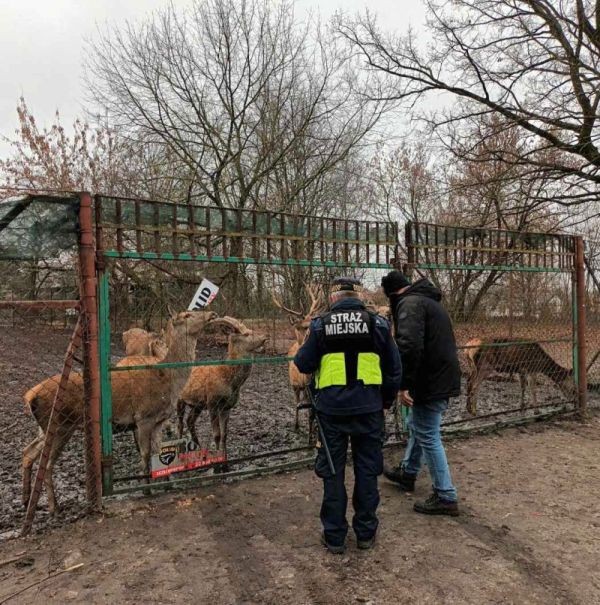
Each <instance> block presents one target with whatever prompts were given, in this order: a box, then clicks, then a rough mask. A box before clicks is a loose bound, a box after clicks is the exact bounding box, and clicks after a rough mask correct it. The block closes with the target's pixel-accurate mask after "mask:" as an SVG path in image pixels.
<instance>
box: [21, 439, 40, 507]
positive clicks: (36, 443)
mask: <svg viewBox="0 0 600 605" xmlns="http://www.w3.org/2000/svg"><path fill="white" fill-rule="evenodd" d="M44 437H45V433H44V431H43V429H41V428H40V429H39V431H38V436H37V437H36V438H35V439H34V440H33V441H32V442H31V443H30V444H29V445H27V446H26V447H25V449H24V450H23V461H22V463H21V469H22V477H23V491H22V502H23V506H25V507H27V505H28V504H29V498H30V496H31V469H32V467H33V465H34V463H35V461H36V460H37V459H38V458H39V457H40V454H41V453H42V448H43V447H44Z"/></svg>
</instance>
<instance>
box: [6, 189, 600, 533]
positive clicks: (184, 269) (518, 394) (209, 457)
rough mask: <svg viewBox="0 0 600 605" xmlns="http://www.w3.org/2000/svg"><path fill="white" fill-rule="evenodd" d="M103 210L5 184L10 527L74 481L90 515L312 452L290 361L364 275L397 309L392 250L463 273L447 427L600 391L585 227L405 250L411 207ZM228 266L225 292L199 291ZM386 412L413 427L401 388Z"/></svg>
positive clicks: (416, 241) (453, 278)
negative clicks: (338, 213) (347, 282)
mask: <svg viewBox="0 0 600 605" xmlns="http://www.w3.org/2000/svg"><path fill="white" fill-rule="evenodd" d="M93 209H94V221H93V222H92V217H91V211H92V200H91V198H90V197H89V196H88V195H86V194H78V195H73V196H63V197H61V198H51V197H48V196H45V197H44V196H37V197H36V196H25V197H24V198H19V199H17V200H9V201H7V202H3V203H1V204H0V276H1V277H2V281H1V282H0V322H1V323H2V325H3V330H2V331H1V332H0V333H1V336H0V338H1V339H3V341H2V342H0V345H1V346H2V347H3V351H4V352H5V354H4V355H3V360H2V363H3V369H4V370H5V371H4V373H3V375H4V377H5V379H4V382H3V384H2V388H3V390H4V393H3V394H4V395H5V397H4V398H3V400H4V401H5V403H4V405H6V406H8V408H7V410H8V413H6V412H7V411H6V410H5V414H3V415H2V420H1V422H2V423H3V425H2V429H3V432H4V435H5V439H4V442H3V444H2V446H1V447H2V448H3V451H2V454H3V455H2V460H3V461H4V462H3V466H2V467H1V469H0V470H1V472H2V479H3V481H2V487H1V488H0V489H2V496H3V498H2V501H3V503H6V504H3V505H2V508H0V523H1V525H0V532H2V531H13V530H14V529H15V527H17V526H18V525H24V527H25V531H28V530H29V529H30V528H31V525H32V522H33V514H34V512H35V510H36V506H37V501H38V498H39V497H40V496H41V495H42V494H44V495H43V496H42V498H41V500H40V506H39V507H37V508H39V510H40V513H41V514H40V517H39V518H40V519H42V520H43V519H46V518H47V515H48V513H47V510H48V508H50V509H55V508H57V506H56V503H55V502H54V501H53V495H52V494H53V491H52V489H51V486H52V485H54V488H55V489H54V493H55V495H56V497H57V498H59V499H60V501H61V503H62V504H63V506H64V508H65V509H66V511H67V516H71V517H72V516H76V515H78V514H80V513H81V512H82V510H84V509H86V508H88V507H90V506H92V507H97V506H98V505H99V502H100V495H101V493H102V494H103V495H105V496H107V495H111V494H118V493H125V492H129V491H132V490H148V489H150V488H153V489H154V488H160V487H173V486H176V485H182V486H186V485H191V484H194V483H205V482H211V481H215V480H223V479H226V478H229V477H238V476H247V475H255V474H260V473H262V472H273V471H276V470H282V469H287V468H295V467H299V466H302V465H308V464H309V463H310V461H312V458H313V456H312V451H311V450H312V448H313V444H314V431H313V430H312V429H311V424H310V421H309V420H310V419H309V417H308V413H307V411H306V410H305V409H301V410H298V405H299V404H304V403H306V390H305V387H306V384H307V381H308V379H307V377H305V376H303V375H300V374H299V373H298V372H297V371H296V370H295V368H294V366H293V365H292V364H291V363H290V361H291V359H292V358H293V355H294V354H295V351H296V350H297V348H298V346H299V343H300V342H301V341H302V340H303V338H304V335H305V334H306V330H307V328H308V324H309V320H310V317H311V316H313V315H314V314H316V313H318V312H319V311H321V310H322V309H324V308H325V305H326V300H327V294H328V292H327V288H328V285H329V284H330V283H331V281H332V279H333V277H335V276H339V275H342V274H345V275H353V276H355V277H358V278H360V279H361V280H362V281H363V283H364V284H365V287H366V291H365V299H366V302H367V304H368V306H369V307H370V308H371V309H373V310H375V311H377V312H381V313H383V314H387V313H388V311H387V301H386V299H385V297H384V296H383V294H382V293H381V292H380V290H379V284H380V281H381V277H382V276H383V275H384V274H385V273H386V272H387V271H389V270H390V269H391V268H394V267H396V268H400V267H404V268H405V269H406V270H408V271H409V272H412V273H413V278H414V279H416V278H418V277H427V278H428V279H430V280H431V281H432V282H433V283H434V285H436V286H437V287H438V288H439V289H440V291H441V292H442V293H443V295H444V299H443V300H444V304H445V306H446V307H447V308H448V310H449V312H450V314H451V316H452V318H453V322H454V327H455V333H456V338H457V344H458V347H459V356H460V362H461V370H462V374H463V376H462V382H463V388H462V395H461V397H460V398H458V399H457V400H456V401H455V402H453V404H452V405H451V406H450V409H449V412H448V414H447V416H446V420H445V426H444V429H445V430H446V431H448V432H454V431H472V430H475V429H480V428H483V427H489V426H498V425H500V424H502V423H505V422H507V423H509V422H521V421H526V420H528V419H531V418H539V417H542V416H545V415H547V414H550V413H558V412H565V411H577V412H578V413H580V414H584V413H585V405H586V401H587V398H588V397H589V399H590V401H591V403H592V404H595V402H596V393H597V390H598V388H597V384H598V383H600V380H599V379H598V375H600V370H599V369H598V368H599V367H600V361H598V358H599V357H600V354H597V353H598V351H599V350H600V330H598V329H597V327H596V324H597V323H598V322H597V317H598V313H597V307H598V305H597V304H596V302H597V298H598V295H599V290H598V289H597V284H596V282H595V280H594V276H595V274H594V273H593V262H591V261H590V260H589V258H588V256H589V255H588V256H585V255H583V250H582V248H581V240H580V238H577V237H573V236H567V235H555V234H543V233H541V234H540V233H537V234H536V233H521V232H510V231H498V230H489V229H476V228H467V227H442V226H438V225H429V224H415V223H412V224H409V225H407V226H406V229H405V232H404V242H403V243H404V244H405V249H406V250H407V251H408V257H407V258H400V254H399V250H400V249H401V246H400V243H401V242H400V237H399V233H400V232H399V228H398V225H397V224H395V223H390V222H377V221H361V220H355V219H343V218H333V217H318V216H301V215H292V214H287V213H281V212H267V211H254V210H242V209H226V208H216V207H210V206H193V207H190V206H186V205H178V204H168V203H164V202H152V201H148V200H136V199H129V198H116V197H107V196H97V197H96V198H95V199H94V200H93ZM92 228H94V229H95V238H92ZM584 264H585V266H586V267H587V271H588V272H587V275H586V277H585V279H584V278H583V277H582V276H583V267H584ZM206 282H208V283H209V284H211V287H213V288H218V295H217V296H216V297H215V298H214V300H212V301H211V302H210V305H209V306H207V307H203V308H202V309H201V312H200V313H190V312H188V307H189V306H190V302H191V301H192V300H193V299H195V297H196V295H197V293H198V291H199V289H200V287H201V285H202V284H204V283H206ZM584 303H586V304H584ZM198 304H199V303H198ZM586 306H587V308H588V329H587V332H585V333H584V332H583V328H584V327H585V308H586ZM586 348H587V350H588V352H589V355H588V357H587V361H586V355H585V353H586ZM588 369H589V372H586V370H588ZM588 373H589V384H587V383H586V376H587V375H588ZM24 394H25V410H26V412H27V415H23V414H22V413H21V410H22V406H23V405H24V403H23V396H24ZM31 418H33V422H32V420H31ZM386 432H387V438H388V444H394V443H398V442H399V441H402V439H403V438H404V427H403V424H402V418H401V414H400V411H399V408H396V409H395V410H392V412H391V413H389V414H388V415H387V419H386ZM21 452H23V454H22V453H21ZM39 461H41V462H39ZM36 464H37V467H36ZM22 471H24V472H23V474H22ZM52 481H53V483H52ZM28 486H30V487H28ZM44 486H45V490H42V488H43V487H44ZM21 502H23V503H24V504H25V508H24V509H23V512H20V513H16V512H15V504H16V503H21ZM25 510H26V511H27V512H25Z"/></svg>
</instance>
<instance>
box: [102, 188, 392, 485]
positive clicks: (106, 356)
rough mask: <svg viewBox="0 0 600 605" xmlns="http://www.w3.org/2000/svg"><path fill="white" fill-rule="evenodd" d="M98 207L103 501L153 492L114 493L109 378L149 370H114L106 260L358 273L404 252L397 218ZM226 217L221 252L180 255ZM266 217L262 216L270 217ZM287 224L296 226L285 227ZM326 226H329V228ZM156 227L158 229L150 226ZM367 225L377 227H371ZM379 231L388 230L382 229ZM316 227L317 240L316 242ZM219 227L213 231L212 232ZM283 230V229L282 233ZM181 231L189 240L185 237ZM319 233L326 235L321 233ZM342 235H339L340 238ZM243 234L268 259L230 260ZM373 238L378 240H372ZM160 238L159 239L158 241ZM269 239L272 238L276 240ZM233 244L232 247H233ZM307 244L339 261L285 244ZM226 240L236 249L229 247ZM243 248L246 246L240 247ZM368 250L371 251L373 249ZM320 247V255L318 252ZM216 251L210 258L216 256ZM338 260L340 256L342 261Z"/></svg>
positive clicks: (299, 463)
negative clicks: (108, 219) (130, 236)
mask: <svg viewBox="0 0 600 605" xmlns="http://www.w3.org/2000/svg"><path fill="white" fill-rule="evenodd" d="M103 200H112V201H114V203H115V208H114V222H113V223H110V224H109V223H105V222H104V219H103V207H102V206H103ZM94 202H95V219H96V266H97V270H98V323H99V339H98V344H99V362H100V367H99V375H100V385H101V392H100V395H101V397H100V399H101V410H100V426H101V441H102V463H101V467H102V488H103V495H104V496H112V495H116V494H124V493H129V492H133V491H140V490H144V489H147V488H148V487H149V485H148V484H139V485H134V486H129V487H123V488H115V486H114V483H115V477H114V471H113V431H112V392H111V378H110V376H111V373H112V372H113V371H126V370H142V369H148V367H149V366H143V365H139V366H121V367H112V366H111V363H110V341H111V333H110V291H109V290H110V288H109V270H108V268H107V261H109V260H110V259H124V260H154V261H156V260H164V261H173V262H189V261H195V262H205V263H227V264H235V265H271V266H281V265H285V266H292V267H293V266H297V267H315V268H323V269H343V268H346V269H348V268H358V269H393V268H394V267H395V266H396V262H397V258H398V253H399V238H398V231H397V228H398V227H397V224H396V223H393V222H391V221H365V220H354V219H340V218H335V217H321V216H318V217H316V216H308V215H301V214H292V213H287V212H276V211H266V210H265V211H259V210H246V209H241V208H240V209H233V208H219V207H214V206H194V207H188V205H182V204H171V203H166V202H160V201H153V200H142V199H138V198H123V197H118V196H103V195H96V196H95V197H94ZM125 204H133V205H134V207H135V212H134V213H130V217H129V218H130V219H132V220H133V221H134V223H133V225H132V224H131V223H130V224H127V215H126V212H125V207H124V206H125ZM142 204H150V205H155V206H154V208H153V217H154V220H155V221H156V224H154V223H153V224H152V225H150V226H149V225H148V224H144V223H143V222H142V220H143V216H142V214H143V212H142V208H141V206H142ZM166 204H168V206H169V211H170V213H171V214H172V219H171V220H172V222H171V223H169V222H168V221H167V222H166V224H165V223H163V222H161V219H160V216H159V211H160V208H164V207H165V205H166ZM182 208H185V210H186V212H187V213H188V214H189V218H187V221H188V222H187V224H186V225H185V227H187V230H186V229H185V227H184V228H182V227H181V220H179V219H178V215H177V212H178V210H180V209H182ZM203 210H205V211H207V212H208V213H209V218H208V223H204V225H205V231H203V232H196V231H195V227H196V226H197V224H198V223H197V221H196V219H197V218H198V216H199V214H200V213H201V212H202V211H203ZM213 211H214V212H217V213H220V214H221V215H222V217H223V224H225V217H226V215H227V213H232V214H234V215H235V227H236V230H231V231H228V230H227V228H222V229H221V230H220V231H218V230H217V231H216V232H215V233H218V234H219V235H220V236H221V237H222V240H223V254H219V255H215V254H214V252H215V251H216V246H215V247H214V248H213V247H212V246H210V245H208V246H207V254H197V253H182V252H181V251H180V249H179V245H178V240H177V238H178V237H183V238H189V240H190V246H191V248H192V251H194V252H197V251H195V245H194V243H193V240H194V238H195V237H203V238H206V239H207V241H208V238H209V237H210V233H211V225H210V213H211V212H213ZM243 213H246V214H249V215H250V218H251V224H252V228H253V229H256V226H257V223H258V222H259V219H260V217H261V215H264V216H266V217H267V232H266V234H264V233H263V234H261V233H260V232H259V231H254V232H253V233H252V234H251V235H248V234H244V233H243V231H242V218H243V217H242V215H243ZM264 216H263V218H264ZM271 216H273V217H275V218H277V219H278V220H277V221H275V229H273V224H272V221H271ZM301 220H306V221H307V225H308V226H307V231H308V234H309V235H308V237H306V238H304V239H303V238H302V237H301V236H298V235H297V233H296V234H294V235H293V236H292V237H287V236H288V233H287V232H286V229H287V228H290V227H291V228H294V229H295V228H297V225H298V222H300V221H301ZM286 221H289V222H291V223H292V224H291V225H290V224H288V223H286ZM328 221H331V225H332V229H331V230H330V232H329V233H327V230H326V227H327V225H326V223H327V222H328ZM338 223H340V224H342V225H344V228H343V229H341V230H339V225H338ZM324 224H325V227H324ZM351 224H354V225H355V229H356V231H355V235H356V238H357V239H355V240H354V239H352V238H350V236H349V231H350V229H349V226H350V225H351ZM360 225H365V226H366V230H365V238H366V240H364V241H362V244H363V245H364V244H365V242H366V245H365V249H364V250H362V248H360V246H361V239H360V237H361V236H360V231H359V226H360ZM153 226H154V227H157V229H155V230H154V229H152V228H151V227H153ZM369 226H373V228H372V229H371V228H370V227H369ZM380 226H384V228H382V229H380ZM105 227H106V228H107V229H109V228H110V229H111V231H114V233H115V242H116V248H111V249H106V248H105V246H104V243H105V239H106V234H105ZM158 227H161V228H162V227H164V231H166V232H169V231H172V241H171V246H170V250H169V251H168V252H164V251H162V249H161V246H160V237H161V235H162V232H161V235H157V233H158V232H159V231H160V229H159V228H158ZM311 227H312V234H313V237H312V239H311V237H310V235H311ZM213 229H214V227H213ZM277 229H279V231H277ZM126 230H127V231H135V233H136V235H135V238H134V239H135V245H134V248H135V249H133V250H131V249H130V250H128V249H126V248H127V245H126V243H125V238H124V236H123V234H124V232H125V231H126ZM148 231H150V232H152V231H154V246H155V247H156V248H157V249H156V251H152V252H149V251H145V250H144V249H143V248H144V245H143V243H142V239H143V235H142V234H143V232H146V234H147V232H148ZM182 234H183V235H182ZM318 234H320V237H318V236H317V235H318ZM330 235H332V236H333V237H332V238H329V239H328V236H330ZM337 236H340V237H337ZM244 237H250V239H251V240H252V248H253V253H254V251H255V250H257V248H256V246H255V245H254V242H255V241H256V240H257V239H259V238H261V237H262V238H266V239H267V255H266V256H265V257H262V256H259V255H256V256H254V257H245V256H243V255H237V256H232V255H231V253H232V252H233V249H236V252H239V251H240V250H241V251H242V254H243V242H244ZM373 237H374V239H372V238H373ZM157 238H158V239H157ZM270 238H273V241H271V239H270ZM227 240H229V242H227ZM298 240H300V241H304V243H306V244H312V245H313V247H314V248H313V249H312V253H313V254H314V255H316V256H318V255H319V254H320V255H321V257H323V256H324V250H325V251H326V250H327V246H328V245H329V244H331V245H332V247H333V254H334V257H335V258H336V260H333V261H330V260H323V258H322V259H321V260H314V258H313V259H311V258H308V255H307V257H306V258H294V257H293V256H292V255H293V251H292V254H288V251H287V247H286V246H287V244H291V243H293V242H294V241H296V242H297V241H298ZM278 242H279V243H280V244H281V249H280V252H281V254H280V256H274V255H273V251H274V248H275V247H276V246H277V243H278ZM227 243H229V244H230V245H229V246H227ZM240 244H241V247H240ZM369 246H372V249H371V251H369ZM315 248H316V250H315ZM380 248H384V256H383V258H381V254H380ZM361 251H362V252H366V255H367V260H369V259H370V258H371V256H375V261H376V262H360V261H359V262H353V261H350V260H349V259H350V257H351V256H352V255H353V254H356V257H357V258H360V254H361ZM211 252H212V254H211ZM338 256H340V257H341V258H342V259H341V260H339V261H338V260H337V257H338ZM289 360H290V358H288V357H287V356H273V357H269V358H266V359H264V360H261V359H258V360H254V361H253V363H255V364H256V363H268V364H278V363H282V362H286V361H289ZM216 364H218V365H237V364H239V360H231V361H230V360H195V361H192V362H185V361H184V362H174V363H162V364H156V365H153V366H151V367H152V368H158V367H163V368H175V367H190V366H191V367H195V366H207V365H216ZM312 449H313V448H312V446H303V447H296V448H289V449H287V450H276V451H270V452H263V453H259V454H257V455H251V456H247V457H243V458H241V459H236V460H230V461H229V462H230V463H235V462H241V461H245V460H250V459H254V458H261V457H269V456H275V455H280V454H282V453H292V452H294V451H304V450H312ZM313 458H314V457H313V456H311V457H310V458H304V459H301V460H295V461H291V462H284V463H281V464H276V465H271V466H269V467H265V468H264V469H250V470H240V471H233V472H228V473H222V474H219V475H218V476H192V477H187V478H177V479H175V480H174V481H152V483H151V484H150V487H152V488H157V489H168V488H173V487H175V486H184V487H188V486H195V485H205V484H207V483H208V484H210V483H214V482H219V481H223V480H225V479H227V478H231V477H241V476H249V475H258V474H264V473H267V472H279V471H283V470H291V469H293V468H299V467H305V466H307V465H308V464H310V463H312V462H313ZM133 478H138V477H137V476H135V477H124V478H123V477H119V479H120V480H125V479H133Z"/></svg>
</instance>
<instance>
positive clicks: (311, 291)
mask: <svg viewBox="0 0 600 605" xmlns="http://www.w3.org/2000/svg"><path fill="white" fill-rule="evenodd" d="M305 288H306V292H307V294H308V296H309V298H310V301H311V304H310V309H309V310H308V312H307V313H304V312H303V311H300V310H294V309H290V308H289V307H286V306H285V305H284V304H283V302H282V301H281V299H280V298H278V297H277V296H276V295H275V293H274V292H271V298H272V300H273V304H274V305H275V306H276V307H278V308H279V309H281V310H282V311H284V312H285V313H287V314H288V320H289V322H290V323H291V324H292V326H293V328H294V334H295V336H296V340H295V341H294V343H293V344H292V345H291V347H290V348H289V349H288V352H287V356H288V357H295V355H296V353H297V352H298V349H299V348H300V347H301V346H302V343H303V342H304V340H305V339H306V334H307V332H308V328H309V326H310V321H311V318H312V317H313V316H314V315H316V314H317V313H318V312H319V311H320V310H322V309H323V306H324V304H325V300H324V294H323V290H322V288H320V287H319V286H313V285H310V284H307V285H306V286H305ZM288 377H289V380H290V385H291V387H292V390H293V392H294V398H295V400H296V416H295V421H294V430H295V431H298V430H299V429H300V422H299V412H300V406H301V405H302V403H303V402H304V401H305V400H306V389H307V388H308V385H309V384H310V381H311V378H312V376H311V375H309V374H302V373H301V372H300V370H298V368H297V367H296V364H295V363H294V362H293V361H289V362H288ZM311 429H312V424H311V426H309V433H310V432H311Z"/></svg>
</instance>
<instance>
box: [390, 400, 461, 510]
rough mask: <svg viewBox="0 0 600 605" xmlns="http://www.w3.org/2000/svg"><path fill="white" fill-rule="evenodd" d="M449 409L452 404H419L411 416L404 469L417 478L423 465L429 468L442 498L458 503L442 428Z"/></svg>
mask: <svg viewBox="0 0 600 605" xmlns="http://www.w3.org/2000/svg"><path fill="white" fill-rule="evenodd" d="M447 407H448V401H447V400H445V399H443V400H440V401H428V402H426V403H415V405H414V406H413V407H412V408H411V409H410V413H409V415H408V434H409V439H408V445H407V447H406V451H405V452H404V460H403V461H402V468H403V469H404V471H405V472H406V473H410V474H412V475H416V474H417V473H418V472H419V471H420V470H421V463H422V460H423V458H425V463H426V464H427V467H428V468H429V474H430V475H431V481H432V483H433V491H434V492H435V493H436V494H437V495H438V496H439V497H440V499H442V500H445V501H447V502H456V501H457V500H458V497H457V495H456V488H455V487H454V485H453V484H452V477H451V476H450V468H449V467H448V460H447V458H446V451H445V450H444V446H443V444H442V434H441V432H440V427H441V424H442V415H443V414H444V412H445V411H446V409H447Z"/></svg>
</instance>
